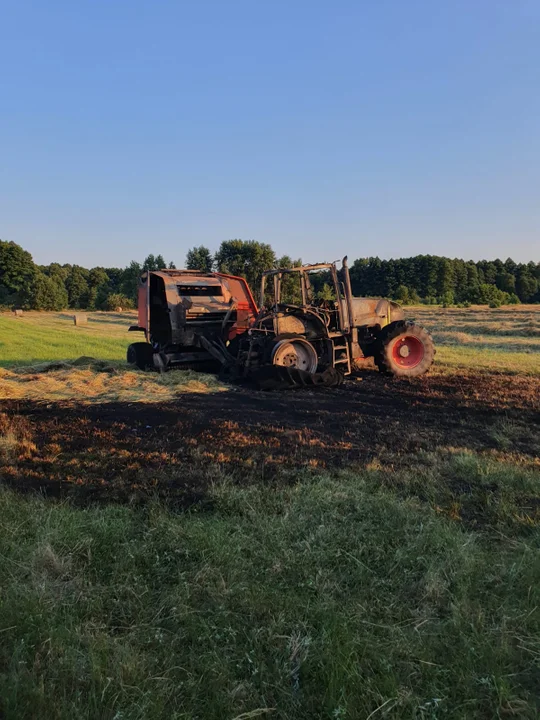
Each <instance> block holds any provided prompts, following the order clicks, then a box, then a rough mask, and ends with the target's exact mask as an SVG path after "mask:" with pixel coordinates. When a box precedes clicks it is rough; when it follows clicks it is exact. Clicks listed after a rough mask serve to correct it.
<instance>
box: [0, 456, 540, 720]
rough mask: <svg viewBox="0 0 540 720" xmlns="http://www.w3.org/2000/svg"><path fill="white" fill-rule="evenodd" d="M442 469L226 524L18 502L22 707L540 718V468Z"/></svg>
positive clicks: (12, 565) (289, 492)
mask: <svg viewBox="0 0 540 720" xmlns="http://www.w3.org/2000/svg"><path fill="white" fill-rule="evenodd" d="M424 460H425V462H424V466H423V469H422V465H421V464H420V465H419V466H418V467H417V468H416V469H415V470H414V471H411V472H409V473H401V474H395V473H391V472H389V471H385V472H383V471H375V470H374V471H371V472H370V471H365V472H363V473H359V474H351V473H342V474H340V475H339V476H333V477H326V476H319V477H317V478H309V477H307V476H306V477H304V478H303V481H302V482H300V483H298V484H296V485H295V486H293V487H288V488H284V489H283V488H282V489H276V488H268V487H262V486H252V487H250V488H248V489H243V490H240V489H237V488H235V487H234V486H230V485H229V484H228V483H227V481H226V478H222V479H221V481H220V482H219V484H217V485H216V487H215V488H214V491H213V493H212V498H211V499H212V502H213V504H214V508H213V511H212V512H211V513H196V512H193V513H191V514H184V515H177V514H174V513H173V512H170V511H169V510H168V509H167V508H166V507H164V506H162V505H160V504H158V503H156V504H154V505H150V506H149V507H146V508H144V509H134V508H129V507H114V506H110V507H104V508H90V509H75V508H73V507H70V506H69V505H51V504H49V503H47V502H45V501H44V500H42V499H38V498H33V499H28V498H26V499H24V498H20V497H17V496H15V495H14V494H13V493H11V492H7V491H6V492H3V493H2V494H1V495H0V518H1V520H0V522H1V525H2V533H1V536H0V555H1V556H2V563H1V564H0V587H1V588H2V602H1V605H0V632H1V634H2V643H1V644H0V664H1V665H0V666H1V668H2V672H1V674H0V698H1V700H0V707H1V708H2V711H3V717H4V718H5V719H6V720H8V719H11V718H13V719H15V718H16V719H17V720H19V719H20V718H27V717H28V718H31V717H32V718H33V717H40V718H45V717H47V718H66V719H67V718H69V720H72V719H74V718H100V719H107V718H111V720H112V719H113V718H117V719H118V718H130V719H136V718H141V720H142V719H143V718H167V719H168V718H186V719H187V718H190V719H191V718H204V719H206V718H209V719H210V718H212V719H213V718H215V719H216V720H218V719H221V718H230V719H231V720H232V719H233V718H252V717H267V716H268V717H274V718H294V719H295V720H296V719H298V720H301V719H303V718H306V720H307V719H311V718H329V719H333V718H367V717H369V716H370V713H374V715H372V716H371V717H376V716H377V715H378V716H379V717H386V718H400V719H402V718H446V717H450V718H463V719H465V718H467V719H469V718H496V717H501V718H503V717H507V716H516V717H520V718H536V717H538V711H539V710H540V707H539V705H538V697H539V691H540V684H539V680H538V662H539V659H540V635H539V632H540V614H539V611H538V607H539V606H540V557H539V547H540V532H539V529H538V524H537V519H536V520H534V519H533V517H532V516H531V515H530V514H528V511H526V510H524V509H523V507H522V504H523V502H524V498H525V497H529V496H530V495H531V493H534V494H535V497H537V498H538V477H536V478H535V476H534V474H533V473H532V472H531V471H529V470H526V469H519V468H516V467H515V466H512V465H510V464H508V465H497V464H489V463H485V462H483V461H479V460H478V459H477V458H475V457H474V456H471V455H459V454H457V455H454V454H450V455H439V456H434V457H432V458H430V459H429V458H425V459H424ZM449 476H451V477H453V478H457V479H458V480H459V479H462V481H463V482H464V483H466V484H468V486H469V489H467V487H465V485H464V486H463V488H462V490H461V497H460V496H459V493H458V495H457V497H458V501H457V503H454V506H452V507H453V509H452V512H451V513H450V514H449V513H448V512H443V511H442V510H441V507H442V506H444V505H445V504H447V499H448V498H447V495H448V493H449V490H448V488H447V483H446V479H447V477H449ZM494 487H496V488H498V489H497V490H494ZM422 488H423V490H422ZM426 495H427V498H428V501H427V502H426ZM422 496H423V497H422ZM529 503H530V500H529ZM484 510H485V511H486V512H484ZM529 512H530V511H529ZM460 515H461V516H462V519H461V520H457V519H456V518H457V516H460ZM464 520H466V521H465V522H464ZM477 520H478V521H479V522H480V524H478V523H477V522H476V521H477Z"/></svg>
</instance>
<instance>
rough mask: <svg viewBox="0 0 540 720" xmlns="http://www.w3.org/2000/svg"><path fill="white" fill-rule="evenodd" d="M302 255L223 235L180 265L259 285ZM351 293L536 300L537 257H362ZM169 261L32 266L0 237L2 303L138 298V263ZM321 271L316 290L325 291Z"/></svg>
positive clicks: (108, 305) (127, 304) (116, 303)
mask: <svg viewBox="0 0 540 720" xmlns="http://www.w3.org/2000/svg"><path fill="white" fill-rule="evenodd" d="M301 263H302V261H301V260H300V259H296V260H294V259H292V258H291V257H288V256H283V257H280V258H278V257H277V256H276V254H275V252H274V251H273V249H272V248H271V246H270V245H268V244H265V243H260V242H256V241H254V240H248V241H243V240H226V241H224V242H222V243H221V245H220V246H219V248H218V250H217V251H216V252H215V253H214V254H212V253H211V251H210V250H209V249H208V248H207V247H205V246H199V247H193V248H191V249H190V250H189V251H188V253H187V257H186V262H185V267H187V268H188V269H192V270H203V271H206V272H208V271H212V270H217V271H220V272H226V273H231V274H234V275H242V276H244V277H246V278H247V280H248V282H249V283H250V285H251V286H252V288H254V289H255V288H256V287H257V285H258V283H259V281H260V277H261V274H262V272H263V271H264V270H266V269H268V268H272V267H295V266H298V265H300V264H301ZM350 266H351V283H352V287H353V292H354V294H355V295H375V296H379V295H380V296H383V297H389V298H392V299H395V300H398V301H399V302H401V303H404V304H410V303H420V302H423V303H428V304H437V303H440V304H443V305H445V306H451V305H454V304H459V305H468V304H485V305H490V306H491V307H498V306H500V305H504V304H512V303H513V304H517V303H520V302H522V303H537V302H540V263H535V262H529V263H515V262H514V261H513V260H511V259H510V258H509V259H508V260H505V261H501V260H481V261H479V262H473V261H470V260H469V261H465V260H458V259H450V258H445V257H438V256H436V255H417V256H416V257H410V258H400V259H396V260H380V259H379V258H376V257H375V258H374V257H371V258H359V259H357V260H355V261H354V262H352V263H350ZM164 267H168V268H174V267H175V265H174V263H173V262H166V260H165V259H164V257H163V256H162V255H156V256H154V255H152V254H151V255H148V257H147V258H146V259H145V260H144V261H142V262H136V261H132V262H131V263H130V264H129V265H128V266H127V267H125V268H107V267H94V268H84V267H81V266H80V265H69V264H59V263H51V264H50V265H37V264H35V263H34V261H33V259H32V256H31V255H30V253H29V252H27V251H26V250H24V249H23V248H22V247H20V246H19V245H17V244H16V243H14V242H5V241H1V240H0V309H4V310H7V309H12V308H15V307H20V308H25V309H32V310H64V309H66V308H73V309H87V310H93V309H98V310H114V309H116V308H118V307H122V308H124V309H126V308H131V307H133V306H134V305H135V303H136V294H137V280H138V277H139V275H140V274H141V272H142V271H143V270H147V269H150V270H156V269H160V268H164ZM325 280H326V278H325V277H324V275H323V276H321V278H320V282H319V283H318V284H316V290H317V291H318V292H319V293H320V294H322V295H324V294H328V293H329V292H330V289H329V287H328V286H327V285H326V284H325Z"/></svg>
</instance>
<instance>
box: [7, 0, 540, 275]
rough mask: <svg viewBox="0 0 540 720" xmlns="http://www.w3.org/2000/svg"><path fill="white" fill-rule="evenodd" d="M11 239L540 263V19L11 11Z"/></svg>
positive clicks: (478, 14)
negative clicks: (231, 245)
mask: <svg viewBox="0 0 540 720" xmlns="http://www.w3.org/2000/svg"><path fill="white" fill-rule="evenodd" d="M0 27H1V29H2V33H1V38H2V39H1V43H0V238H1V239H3V240H14V241H15V242H17V243H19V244H21V245H23V246H24V247H25V248H27V249H28V250H30V251H31V252H32V253H33V255H34V259H35V260H36V261H37V262H40V263H48V262H51V261H59V262H77V263H80V264H83V265H86V266H93V265H104V266H113V265H125V264H127V263H128V262H129V260H131V259H142V258H143V257H144V256H145V255H146V254H148V253H149V252H154V253H158V252H160V253H163V254H164V255H165V256H166V258H167V259H171V258H172V259H173V260H174V261H175V262H176V263H177V264H179V265H180V264H182V263H183V260H184V257H185V252H186V250H187V249H188V248H189V247H191V246H193V245H198V244H201V243H203V244H206V245H208V246H209V247H210V248H211V249H215V248H217V246H218V245H219V243H220V242H221V241H222V240H225V239H228V238H234V237H239V238H242V239H246V240H247V239H256V240H260V241H263V242H269V243H271V244H272V246H273V247H274V248H275V250H276V251H277V252H278V253H279V254H281V253H288V254H290V255H293V256H295V257H302V258H303V260H304V261H306V262H307V261H311V262H316V261H322V260H330V259H335V258H338V257H340V256H341V255H343V254H345V253H348V255H349V257H351V258H356V257H361V256H368V255H379V256H380V257H387V258H388V257H400V256H409V255H415V254H417V253H432V254H441V255H449V256H451V257H465V258H467V259H468V258H472V259H481V258H491V259H492V258H495V257H501V258H502V259H505V258H506V257H508V256H512V257H513V258H514V259H516V260H535V261H538V260H540V2H538V0H512V2H509V1H508V0H504V1H498V0H466V1H462V0H442V1H441V2H434V1H433V0H425V1H421V2H420V1H415V0H376V1H374V0H369V1H368V0H366V1H362V0H356V1H345V0H334V1H333V2H331V1H330V0H326V1H325V2H319V1H318V0H309V1H305V2H304V0H288V1H286V2H285V1H282V0H272V2H270V1H267V2H263V1H262V0H250V1H245V2H244V1H241V0H227V1H225V0H222V1H221V2H215V1H210V0H197V1H196V0H191V2H181V1H180V0H176V1H174V2H173V1H172V0H157V1H156V0H154V1H153V2H150V0H146V1H143V0H75V1H73V0H69V1H68V0H47V2H44V1H43V0H39V1H38V0H34V1H32V2H30V1H28V0H12V1H11V2H6V1H5V0H0Z"/></svg>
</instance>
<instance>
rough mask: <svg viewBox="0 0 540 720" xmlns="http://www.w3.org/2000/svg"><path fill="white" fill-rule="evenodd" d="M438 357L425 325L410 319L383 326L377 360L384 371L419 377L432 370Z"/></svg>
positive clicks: (402, 375)
mask: <svg viewBox="0 0 540 720" xmlns="http://www.w3.org/2000/svg"><path fill="white" fill-rule="evenodd" d="M434 357H435V345H434V343H433V338H432V337H431V335H430V334H429V333H428V331H427V330H425V328H423V327H422V326H421V325H416V324H415V323H413V322H409V321H399V322H395V323H391V324H390V325H387V326H386V327H385V328H383V330H382V332H381V337H380V339H379V349H378V351H377V353H376V355H375V362H376V363H377V366H378V368H379V370H380V371H381V372H384V373H388V374H391V375H396V376H398V377H418V376H419V375H423V374H424V373H425V372H427V371H428V370H429V368H430V367H431V365H432V364H433V359H434Z"/></svg>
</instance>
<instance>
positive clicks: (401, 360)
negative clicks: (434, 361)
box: [392, 335, 425, 368]
mask: <svg viewBox="0 0 540 720" xmlns="http://www.w3.org/2000/svg"><path fill="white" fill-rule="evenodd" d="M424 352H425V350H424V344H423V342H422V341H421V340H420V339H419V338H417V337H415V336H414V335H402V336H401V337H398V338H397V339H396V341H395V343H394V347H393V348H392V359H393V361H394V362H395V363H396V365H399V366H400V367H403V368H413V367H416V366H417V365H419V364H420V363H421V362H422V360H423V359H424Z"/></svg>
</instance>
